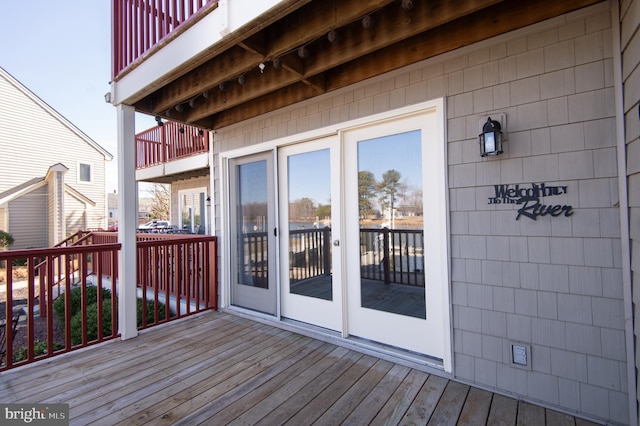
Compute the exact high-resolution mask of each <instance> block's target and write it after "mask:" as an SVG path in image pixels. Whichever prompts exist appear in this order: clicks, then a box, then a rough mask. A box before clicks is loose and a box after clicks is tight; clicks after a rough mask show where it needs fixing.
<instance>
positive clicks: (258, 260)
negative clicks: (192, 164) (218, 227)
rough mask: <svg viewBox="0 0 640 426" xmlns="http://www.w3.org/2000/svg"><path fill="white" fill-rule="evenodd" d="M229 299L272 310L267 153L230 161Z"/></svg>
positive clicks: (272, 245) (272, 217) (272, 248)
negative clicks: (230, 244)
mask: <svg viewBox="0 0 640 426" xmlns="http://www.w3.org/2000/svg"><path fill="white" fill-rule="evenodd" d="M229 177H230V179H229V180H230V183H231V197H230V198H231V203H230V205H231V213H232V215H231V218H232V219H231V227H232V235H234V237H233V238H232V253H233V254H234V256H232V259H233V265H232V279H233V281H232V286H231V303H232V304H233V305H236V306H241V307H245V308H249V309H254V310H258V311H260V312H265V313H269V314H272V315H275V314H276V305H277V304H276V286H275V285H274V282H275V272H274V271H273V265H274V264H275V235H274V234H273V233H271V232H270V230H271V229H275V226H274V223H275V222H274V220H275V214H274V211H275V201H274V199H275V198H274V192H275V191H274V188H273V166H272V157H271V153H266V154H259V155H254V156H251V157H246V158H242V159H234V160H232V161H231V162H230V176H229Z"/></svg>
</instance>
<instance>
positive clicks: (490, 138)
mask: <svg viewBox="0 0 640 426" xmlns="http://www.w3.org/2000/svg"><path fill="white" fill-rule="evenodd" d="M479 138H480V156H482V157H486V156H487V155H498V154H502V152H503V151H502V126H501V125H500V122H499V121H496V120H492V119H491V117H489V118H487V122H486V123H484V126H482V133H480V135H479Z"/></svg>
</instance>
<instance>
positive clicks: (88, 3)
mask: <svg viewBox="0 0 640 426" xmlns="http://www.w3.org/2000/svg"><path fill="white" fill-rule="evenodd" d="M0 10H1V11H2V17H3V19H2V24H0V67H2V68H4V70H5V71H7V72H8V73H9V74H11V75H12V76H13V77H14V78H15V79H17V80H18V81H19V82H20V83H22V84H23V85H24V86H26V87H27V88H28V89H29V90H30V91H32V92H33V93H34V94H35V95H36V96H38V97H39V98H40V99H42V100H43V101H44V102H46V103H47V104H48V105H49V106H50V107H52V108H53V109H55V110H56V111H57V112H58V113H60V114H61V115H62V116H64V117H65V118H66V119H67V120H69V121H70V122H71V123H73V124H74V125H75V126H76V127H77V128H79V129H80V130H81V131H82V132H84V133H85V134H86V135H87V136H89V137H90V138H91V139H93V140H94V141H95V142H97V143H98V144H99V145H100V146H102V147H103V148H105V149H106V150H107V151H108V152H109V153H110V154H111V155H113V157H114V159H113V160H112V161H111V162H110V164H109V165H108V166H107V177H108V179H107V188H106V190H107V192H113V190H115V189H117V140H116V135H117V127H116V126H117V124H116V109H115V107H114V106H113V105H111V104H108V103H106V102H105V101H104V95H105V93H107V92H108V91H109V90H110V85H109V82H110V80H111V1H109V0H60V1H52V0H29V1H24V0H0ZM154 125H155V121H154V120H153V118H152V117H149V116H143V115H141V114H136V131H142V130H145V129H147V128H149V127H153V126H154Z"/></svg>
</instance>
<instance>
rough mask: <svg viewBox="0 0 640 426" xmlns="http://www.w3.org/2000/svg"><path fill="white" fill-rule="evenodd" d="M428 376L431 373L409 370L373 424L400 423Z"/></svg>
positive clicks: (376, 425) (373, 425)
mask: <svg viewBox="0 0 640 426" xmlns="http://www.w3.org/2000/svg"><path fill="white" fill-rule="evenodd" d="M428 378H429V374H427V373H424V372H422V371H418V370H411V371H409V374H407V376H406V377H405V378H404V380H402V383H400V385H399V386H398V389H396V391H395V392H394V393H393V395H391V396H390V397H389V399H388V400H387V401H386V403H385V404H384V406H383V407H382V409H381V410H380V411H379V412H378V413H377V415H376V417H375V418H374V419H373V420H372V421H371V425H372V426H378V425H384V424H399V423H400V421H401V420H402V418H403V416H404V414H405V413H406V412H407V409H408V408H409V406H410V405H411V402H412V401H413V400H414V398H415V397H416V395H417V394H418V392H420V389H422V386H423V385H424V383H425V382H426V381H427V379H428Z"/></svg>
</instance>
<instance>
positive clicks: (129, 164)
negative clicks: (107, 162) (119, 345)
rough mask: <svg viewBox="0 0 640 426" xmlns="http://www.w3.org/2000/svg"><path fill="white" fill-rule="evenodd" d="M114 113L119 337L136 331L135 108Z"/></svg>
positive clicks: (117, 108)
mask: <svg viewBox="0 0 640 426" xmlns="http://www.w3.org/2000/svg"><path fill="white" fill-rule="evenodd" d="M116 110H117V115H118V193H119V206H118V207H119V209H120V221H119V222H118V242H120V244H122V247H121V248H120V256H119V258H118V328H119V330H118V331H119V332H120V335H121V338H122V340H126V339H130V338H132V337H136V336H137V335H138V327H137V321H136V298H137V289H136V268H137V265H136V229H137V223H138V210H137V195H138V194H137V188H138V185H136V164H135V158H136V137H135V109H134V108H133V107H130V106H127V105H122V104H119V105H117V106H116Z"/></svg>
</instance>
